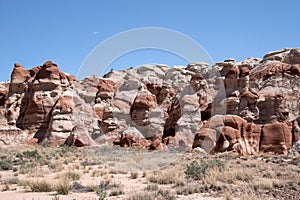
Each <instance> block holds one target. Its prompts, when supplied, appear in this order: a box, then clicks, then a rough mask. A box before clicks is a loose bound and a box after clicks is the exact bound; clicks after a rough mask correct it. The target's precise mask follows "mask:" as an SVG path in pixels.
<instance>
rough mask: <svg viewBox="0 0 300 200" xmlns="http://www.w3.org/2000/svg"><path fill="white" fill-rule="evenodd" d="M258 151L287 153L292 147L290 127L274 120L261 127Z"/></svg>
mask: <svg viewBox="0 0 300 200" xmlns="http://www.w3.org/2000/svg"><path fill="white" fill-rule="evenodd" d="M261 134H262V135H261V141H260V147H259V149H260V151H264V152H268V151H271V152H275V153H280V154H282V153H283V154H287V153H288V150H289V149H290V148H291V147H292V127H291V125H290V124H288V123H285V122H274V123H269V124H265V125H264V126H263V127H262V133H261Z"/></svg>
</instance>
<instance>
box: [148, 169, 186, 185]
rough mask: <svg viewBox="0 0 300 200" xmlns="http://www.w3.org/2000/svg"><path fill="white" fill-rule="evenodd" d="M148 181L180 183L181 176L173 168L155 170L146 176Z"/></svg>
mask: <svg viewBox="0 0 300 200" xmlns="http://www.w3.org/2000/svg"><path fill="white" fill-rule="evenodd" d="M147 179H148V181H150V182H152V183H158V184H180V183H181V182H182V178H181V176H180V174H178V172H177V171H176V170H175V169H169V170H164V171H156V172H154V173H153V174H151V175H149V176H148V177H147Z"/></svg>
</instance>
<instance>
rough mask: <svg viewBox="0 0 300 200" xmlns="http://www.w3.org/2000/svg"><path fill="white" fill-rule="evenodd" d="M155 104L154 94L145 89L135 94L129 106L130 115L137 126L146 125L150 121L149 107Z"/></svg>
mask: <svg viewBox="0 0 300 200" xmlns="http://www.w3.org/2000/svg"><path fill="white" fill-rule="evenodd" d="M156 105H157V101H156V96H155V95H153V94H151V93H150V92H148V91H147V90H145V91H141V92H140V93H138V95H137V96H136V98H135V100H134V102H133V105H132V106H131V110H130V116H131V118H132V120H133V121H134V122H135V123H136V124H137V125H139V126H146V125H148V124H149V123H150V121H149V118H150V109H151V108H154V107H155V106H156Z"/></svg>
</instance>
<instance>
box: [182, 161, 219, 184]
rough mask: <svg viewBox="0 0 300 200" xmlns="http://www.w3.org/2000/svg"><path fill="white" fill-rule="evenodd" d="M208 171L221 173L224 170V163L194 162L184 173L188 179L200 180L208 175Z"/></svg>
mask: <svg viewBox="0 0 300 200" xmlns="http://www.w3.org/2000/svg"><path fill="white" fill-rule="evenodd" d="M210 169H218V170H219V171H222V170H224V169H225V163H224V162H223V161H221V160H201V161H200V163H198V162H197V161H195V160H194V161H193V162H192V163H191V164H188V165H187V166H186V170H185V171H184V173H185V174H186V176H187V177H188V178H192V179H194V180H200V179H202V178H204V177H205V176H207V175H208V174H209V172H210Z"/></svg>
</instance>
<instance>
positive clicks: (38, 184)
mask: <svg viewBox="0 0 300 200" xmlns="http://www.w3.org/2000/svg"><path fill="white" fill-rule="evenodd" d="M22 185H24V186H28V187H29V188H30V190H31V192H52V190H53V189H52V186H51V184H50V183H47V182H46V181H45V180H42V181H26V182H23V184H22Z"/></svg>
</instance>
